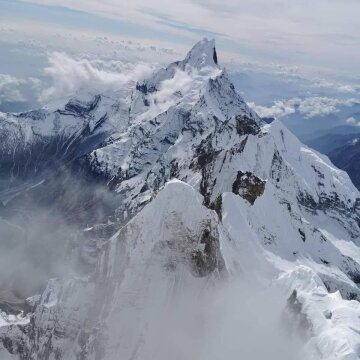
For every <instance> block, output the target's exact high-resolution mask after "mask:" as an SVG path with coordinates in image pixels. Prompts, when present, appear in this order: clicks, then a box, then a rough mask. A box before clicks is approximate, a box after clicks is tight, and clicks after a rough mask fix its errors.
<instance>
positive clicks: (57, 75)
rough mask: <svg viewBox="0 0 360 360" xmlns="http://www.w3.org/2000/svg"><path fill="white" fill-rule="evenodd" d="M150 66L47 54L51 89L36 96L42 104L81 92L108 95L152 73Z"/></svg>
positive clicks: (46, 70)
mask: <svg viewBox="0 0 360 360" xmlns="http://www.w3.org/2000/svg"><path fill="white" fill-rule="evenodd" d="M152 71H153V68H152V66H151V65H150V64H144V63H139V64H130V63H123V62H120V61H108V62H105V61H103V60H94V59H92V60H89V59H86V58H74V57H71V56H70V55H68V54H66V53H63V52H53V53H51V54H49V65H48V66H47V67H46V68H45V70H44V72H45V74H46V75H47V76H48V77H49V78H50V86H48V87H46V88H45V89H43V90H42V91H41V93H40V95H39V101H40V102H41V103H47V102H49V101H52V100H55V99H59V98H66V97H68V96H72V95H75V94H77V93H79V92H81V91H84V92H91V91H96V92H99V93H100V92H107V91H115V90H121V89H122V88H123V87H125V86H129V84H131V83H134V82H136V81H139V80H142V79H144V78H145V77H147V76H148V75H150V74H151V72H152Z"/></svg>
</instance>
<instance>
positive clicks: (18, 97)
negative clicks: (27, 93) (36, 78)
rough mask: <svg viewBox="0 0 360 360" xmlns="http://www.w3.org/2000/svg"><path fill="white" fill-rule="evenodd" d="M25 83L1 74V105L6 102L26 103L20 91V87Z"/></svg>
mask: <svg viewBox="0 0 360 360" xmlns="http://www.w3.org/2000/svg"><path fill="white" fill-rule="evenodd" d="M24 83H25V80H22V79H18V78H16V77H14V76H11V75H8V74H0V104H1V103H4V102H18V101H25V98H24V96H23V94H22V93H21V91H20V89H19V86H21V85H22V84H24Z"/></svg>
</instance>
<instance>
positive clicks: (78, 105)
mask: <svg viewBox="0 0 360 360" xmlns="http://www.w3.org/2000/svg"><path fill="white" fill-rule="evenodd" d="M100 101H101V96H100V95H96V96H95V97H94V98H93V99H92V100H91V101H89V102H81V101H78V100H77V99H71V100H70V101H69V102H68V103H67V104H66V105H65V109H64V110H58V113H59V114H62V115H75V116H81V117H85V116H88V115H89V114H90V112H91V111H93V110H95V109H96V107H97V106H98V105H99V103H100Z"/></svg>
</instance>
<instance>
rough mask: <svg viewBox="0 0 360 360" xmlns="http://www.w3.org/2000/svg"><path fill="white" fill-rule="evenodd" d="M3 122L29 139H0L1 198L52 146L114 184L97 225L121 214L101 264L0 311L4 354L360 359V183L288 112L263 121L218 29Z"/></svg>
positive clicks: (139, 359) (7, 130)
mask: <svg viewBox="0 0 360 360" xmlns="http://www.w3.org/2000/svg"><path fill="white" fill-rule="evenodd" d="M114 99H116V100H114ZM25 119H27V120H26V121H25ZM84 127H86V129H87V130H86V131H84V130H83V129H84ZM0 128H1V129H2V130H1V131H0V136H3V137H4V138H6V137H7V136H10V137H11V139H12V141H15V142H17V143H18V144H19V145H18V146H17V147H16V151H15V150H14V146H13V143H11V144H10V142H9V143H6V142H5V143H2V145H1V146H2V147H3V148H4V149H6V152H5V150H4V154H9V156H4V159H5V160H4V164H6V166H7V167H4V168H3V169H5V170H4V174H5V175H4V176H3V177H2V181H3V182H4V183H5V184H6V186H7V190H6V191H5V192H3V193H2V196H3V198H4V199H5V198H6V196H8V198H9V194H11V195H12V196H14V194H16V195H17V196H21V195H19V194H20V193H21V192H22V191H24V190H23V189H24V187H25V186H24V182H25V184H27V185H28V184H29V183H31V181H33V183H34V179H35V178H36V179H39V177H40V178H41V176H42V177H43V178H45V179H46V176H47V174H48V173H50V172H51V171H50V170H49V167H48V166H49V165H48V163H49V161H50V160H51V159H54V158H55V159H56V161H58V162H59V163H60V164H61V165H62V166H65V167H66V166H70V165H71V166H73V167H74V164H75V165H76V166H75V167H76V169H81V170H82V173H84V174H86V176H87V177H90V178H96V179H97V181H99V182H100V183H102V184H104V186H108V187H109V189H110V191H111V192H112V194H114V196H115V195H116V196H117V197H116V199H117V202H116V209H115V210H114V213H113V214H112V215H111V224H110V221H109V222H108V223H105V224H104V225H103V226H104V228H107V226H110V225H111V226H113V224H114V223H115V224H117V228H118V229H119V230H118V232H117V233H116V234H115V235H114V236H112V237H111V238H110V236H108V238H106V239H105V240H104V245H102V246H101V250H99V251H97V252H96V254H98V255H97V257H96V261H97V266H96V269H95V270H94V272H93V273H92V274H91V275H89V276H88V277H81V278H80V277H74V278H72V279H67V278H65V279H58V280H52V281H51V282H50V283H49V285H48V287H47V290H46V291H45V293H44V294H42V295H41V296H40V295H37V296H34V297H31V298H29V299H27V301H26V302H27V303H28V310H27V312H26V314H25V313H21V314H19V315H17V316H15V317H9V316H8V315H7V314H5V313H3V314H2V318H3V320H1V323H0V326H1V327H0V338H1V339H2V344H3V349H2V353H4V354H5V353H7V352H10V353H11V354H14V356H15V358H16V357H17V356H23V358H25V359H31V358H35V359H37V358H38V359H56V360H58V359H75V358H76V359H94V360H95V359H104V360H115V359H119V358H121V359H122V360H130V359H131V360H135V359H136V360H147V359H155V358H156V359H160V360H162V359H168V358H178V359H190V358H191V359H194V358H197V359H214V360H215V359H220V358H234V356H235V355H236V356H239V357H241V358H246V359H263V358H264V357H265V355H266V354H267V355H268V356H267V358H268V359H284V360H285V359H290V358H291V359H294V358H295V355H294V354H301V355H299V358H301V359H326V360H330V359H340V360H355V359H359V356H360V335H359V334H360V307H359V300H360V290H359V286H358V285H359V282H360V263H359V259H360V250H359V246H360V194H359V192H358V190H357V189H356V188H355V187H354V185H353V184H352V183H351V181H350V179H349V177H348V176H347V175H346V173H344V172H342V171H340V170H338V169H337V168H336V167H334V166H333V165H332V164H331V162H330V161H329V160H328V158H327V157H325V156H322V155H320V154H318V153H317V152H315V151H313V150H311V149H309V148H308V147H306V146H304V145H303V144H301V143H300V142H299V140H298V139H297V138H296V137H295V136H294V135H292V134H291V133H290V132H289V131H288V130H287V129H286V128H285V127H284V126H283V125H282V124H281V123H280V122H277V121H274V122H272V123H271V124H265V123H263V122H262V121H261V120H260V118H259V117H258V116H257V114H256V113H255V112H254V111H252V110H251V109H250V108H249V107H248V106H247V105H246V104H245V102H244V100H243V99H242V97H241V96H240V95H239V94H238V93H237V92H236V91H235V89H234V86H233V84H232V83H231V81H230V80H229V77H228V75H227V73H226V71H225V70H224V69H222V68H221V67H220V66H219V64H218V59H217V54H216V50H215V46H214V42H213V41H208V40H206V39H205V40H202V41H201V42H200V43H198V44H196V45H195V46H194V48H193V49H192V50H191V51H190V52H189V54H188V55H187V56H186V58H185V59H184V60H183V61H178V62H175V63H172V64H170V65H169V66H168V67H166V68H163V69H160V70H159V71H157V72H156V73H155V74H153V75H152V76H151V77H150V78H149V79H147V80H145V81H144V82H139V83H137V84H133V86H131V85H129V86H128V87H126V88H125V89H122V90H121V91H119V92H117V93H116V94H113V95H112V96H108V95H107V96H106V97H105V96H103V95H98V96H96V97H95V98H93V99H92V100H91V101H87V102H84V101H83V100H82V101H80V100H76V99H72V100H71V101H70V102H69V103H68V104H67V105H65V108H64V109H60V110H55V111H53V112H51V111H50V110H40V111H38V112H32V113H26V114H17V115H14V114H7V115H2V118H1V123H0ZM34 129H35V130H36V131H35V132H34V131H33V130H34ZM25 135H26V136H25ZM60 139H61V140H60ZM44 144H47V145H46V149H56V151H55V150H51V151H50V150H49V151H48V152H47V153H44V157H43V159H42V161H41V163H40V162H37V164H40V165H41V166H40V165H39V166H38V167H37V169H40V168H41V167H42V168H41V169H45V170H46V171H45V170H44V171H43V172H42V171H40V170H41V169H40V170H38V172H37V173H36V174H35V175H34V174H33V173H32V172H31V171H30V170H31V169H33V168H32V166H33V165H32V164H33V159H34V158H33V156H31V157H30V158H29V157H28V156H29V154H30V153H32V152H33V151H34V150H36V149H39V147H40V148H43V146H44ZM49 144H50V145H49ZM55 144H57V145H59V146H57V145H56V146H55ZM22 149H23V150H24V149H25V150H24V151H23V152H22ZM29 149H31V152H29ZM66 154H71V156H66ZM15 155H16V156H15ZM24 162H25V163H27V164H29V169H30V170H29V171H27V172H26V174H22V176H18V174H17V173H15V172H14V169H16V168H17V167H19V166H20V165H18V164H20V163H21V164H23V163H24ZM50 162H51V161H50ZM69 164H70V165H69ZM30 165H31V166H30ZM7 171H8V172H7ZM39 173H40V174H41V176H40V175H39ZM9 179H11V181H12V183H11V184H10V185H9V182H8V180H9ZM24 179H25V180H24ZM15 180H16V181H15ZM51 181H52V180H51V179H50V178H49V179H48V181H47V182H46V185H45V187H42V188H41V189H42V191H46V189H47V188H46V186H50V185H49V184H51ZM14 182H15V183H16V184H15V185H13V184H14ZM68 185H69V184H68V183H65V184H63V189H64V190H63V191H64V192H65V193H66V192H67V191H68V190H67V189H68V188H67V186H68ZM9 188H10V189H12V192H11V191H9V190H8V189H9ZM35 188H36V186H35ZM19 189H20V190H19ZM79 191H84V190H83V189H80V190H79ZM8 198H6V200H7V201H9V205H7V206H8V207H9V206H11V201H10V200H9V199H8ZM20 198H21V197H20ZM109 224H110V225H109ZM90 225H91V226H90ZM90 225H89V227H88V228H87V230H86V231H89V232H91V231H94V229H96V228H97V227H96V226H97V225H96V224H93V223H91V224H90ZM109 238H110V239H109ZM76 284H78V285H76ZM74 288H76V289H77V290H76V292H75V291H74V290H73V289H74ZM250 304H253V308H252V307H251V306H250ZM76 309H81V311H76ZM225 309H226V311H225ZM251 309H252V310H251ZM254 309H255V311H254ZM280 319H282V320H280ZM242 321H243V323H242ZM284 328H286V329H289V328H291V329H292V330H293V332H294V336H295V337H296V336H299V337H300V335H299V334H301V335H302V339H301V341H295V340H294V339H293V338H291V337H290V336H287V335H285V334H284V333H283V332H282V331H284ZM274 329H275V330H274ZM274 333H276V334H280V335H279V336H278V335H274ZM285 333H291V331H285ZM256 334H257V335H256ZM264 339H269V341H268V340H264ZM217 341H218V342H217ZM279 348H280V349H281V351H279ZM224 349H227V350H226V351H225V350H224ZM262 349H266V351H267V352H266V354H265V353H264V352H262ZM0 354H1V353H0ZM4 356H5V355H4ZM6 356H8V355H6Z"/></svg>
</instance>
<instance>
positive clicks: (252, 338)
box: [105, 278, 308, 360]
mask: <svg viewBox="0 0 360 360" xmlns="http://www.w3.org/2000/svg"><path fill="white" fill-rule="evenodd" d="M278 290H279V289H275V288H272V287H270V286H265V287H262V286H260V284H251V283H250V282H249V281H247V280H244V278H238V279H233V280H231V281H227V282H226V283H222V284H216V285H215V286H211V287H209V288H206V289H204V290H203V291H201V292H199V289H197V290H196V289H194V288H191V286H190V287H189V288H186V287H182V288H181V291H179V292H177V294H176V296H174V297H173V299H172V301H171V302H168V303H167V304H162V306H160V305H159V308H161V309H160V312H158V311H157V310H155V308H156V307H155V308H152V305H149V304H151V303H154V302H155V303H156V302H157V300H154V299H152V300H149V301H148V305H147V306H149V307H148V308H147V309H141V310H140V313H141V314H142V311H145V313H147V315H145V317H147V319H148V321H147V322H144V324H143V326H140V328H142V329H141V332H142V334H141V335H139V338H138V339H129V341H126V340H119V341H120V342H119V347H117V349H116V350H114V351H113V352H112V353H113V354H116V355H112V356H105V359H106V360H115V359H130V358H131V359H136V360H149V359H157V360H168V359H174V360H189V359H197V360H224V359H225V360H230V359H249V360H264V359H266V360H289V359H291V360H305V359H308V357H306V355H305V354H304V353H303V347H304V339H303V338H301V336H300V335H299V333H298V332H297V330H296V329H295V327H294V326H293V325H294V324H290V318H289V314H288V312H287V311H288V310H287V306H286V297H283V296H281V295H280V294H279V293H278ZM159 301H160V302H161V301H162V300H160V299H159ZM159 308H158V309H159ZM130 313H131V311H130ZM149 313H150V315H148V314H149ZM136 318H137V317H136V316H134V317H133V318H131V319H129V318H127V319H126V318H125V319H123V320H124V321H119V322H118V330H116V327H115V328H114V327H111V334H110V337H115V338H116V336H119V334H120V333H122V334H123V331H124V330H121V329H120V328H119V327H121V328H122V329H127V328H128V329H130V332H131V331H133V327H134V326H136V325H135V324H136V322H137V321H139V319H140V322H142V319H143V318H144V316H143V315H141V317H139V318H138V320H136ZM149 319H150V320H149ZM117 320H119V319H117ZM110 321H113V319H111V320H110ZM129 343H133V344H136V346H134V348H132V347H131V349H132V351H133V352H132V357H129V353H130V350H129V347H128V346H127V345H128V344H129ZM120 344H121V345H120Z"/></svg>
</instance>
